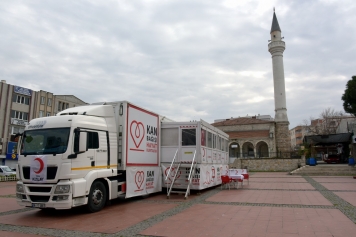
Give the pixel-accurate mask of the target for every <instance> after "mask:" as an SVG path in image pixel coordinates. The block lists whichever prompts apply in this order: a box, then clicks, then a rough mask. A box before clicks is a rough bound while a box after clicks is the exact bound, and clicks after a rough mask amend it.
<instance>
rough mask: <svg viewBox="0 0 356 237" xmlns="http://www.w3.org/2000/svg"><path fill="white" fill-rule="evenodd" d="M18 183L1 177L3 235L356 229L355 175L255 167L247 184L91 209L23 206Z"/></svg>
mask: <svg viewBox="0 0 356 237" xmlns="http://www.w3.org/2000/svg"><path fill="white" fill-rule="evenodd" d="M15 185H16V182H1V183H0V201H1V205H0V236H9V237H14V236H19V237H33V236H60V237H63V236H229V237H230V236H231V237H232V236H258V237H259V236H265V237H267V236H273V237H275V236H303V237H304V236H323V237H324V236H340V237H344V236H356V224H355V223H356V179H353V177H351V176H350V177H348V176H340V177H339V176H338V177H330V176H327V177H314V176H294V175H293V176H291V175H288V174H287V173H285V172H273V173H252V174H251V175H250V181H249V184H248V183H247V182H245V183H244V185H243V188H241V187H240V186H239V188H238V189H236V188H235V187H233V186H231V188H230V190H229V189H228V188H226V187H223V189H221V187H220V186H218V187H216V188H211V189H208V190H204V191H201V192H197V191H192V194H191V196H189V198H188V199H187V200H185V199H184V196H182V195H178V194H175V195H172V197H171V198H170V199H167V198H166V194H165V193H160V194H154V195H150V196H148V197H146V198H141V197H140V198H132V199H126V200H125V199H117V200H113V201H112V202H111V204H110V205H108V206H106V207H105V208H104V209H103V210H102V211H100V212H97V213H91V214H89V213H87V212H86V211H85V210H84V209H83V208H74V209H71V210H60V211H54V210H52V211H41V210H38V209H31V208H23V207H20V206H19V205H18V204H17V203H16V199H15Z"/></svg>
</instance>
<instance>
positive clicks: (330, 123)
mask: <svg viewBox="0 0 356 237" xmlns="http://www.w3.org/2000/svg"><path fill="white" fill-rule="evenodd" d="M344 116H345V114H344V113H343V112H342V111H336V110H334V109H332V108H326V109H324V110H323V111H322V112H321V113H320V115H319V118H317V119H314V118H313V117H310V121H308V120H304V124H305V125H306V126H309V134H310V135H327V134H335V133H336V130H337V128H338V126H339V124H340V123H341V120H342V119H343V117H344ZM308 122H310V123H308Z"/></svg>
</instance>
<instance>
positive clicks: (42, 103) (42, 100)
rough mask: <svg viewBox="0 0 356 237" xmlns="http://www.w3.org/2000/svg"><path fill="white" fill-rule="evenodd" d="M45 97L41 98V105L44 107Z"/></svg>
mask: <svg viewBox="0 0 356 237" xmlns="http://www.w3.org/2000/svg"><path fill="white" fill-rule="evenodd" d="M45 99H46V98H45V97H44V96H41V105H44V104H45Z"/></svg>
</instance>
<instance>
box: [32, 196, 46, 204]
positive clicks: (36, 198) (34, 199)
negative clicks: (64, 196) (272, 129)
mask: <svg viewBox="0 0 356 237" xmlns="http://www.w3.org/2000/svg"><path fill="white" fill-rule="evenodd" d="M30 199H31V201H32V202H48V200H49V196H36V195H30Z"/></svg>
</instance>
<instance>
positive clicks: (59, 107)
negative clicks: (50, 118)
mask: <svg viewBox="0 0 356 237" xmlns="http://www.w3.org/2000/svg"><path fill="white" fill-rule="evenodd" d="M59 111H62V102H60V101H59V102H58V112H59Z"/></svg>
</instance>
